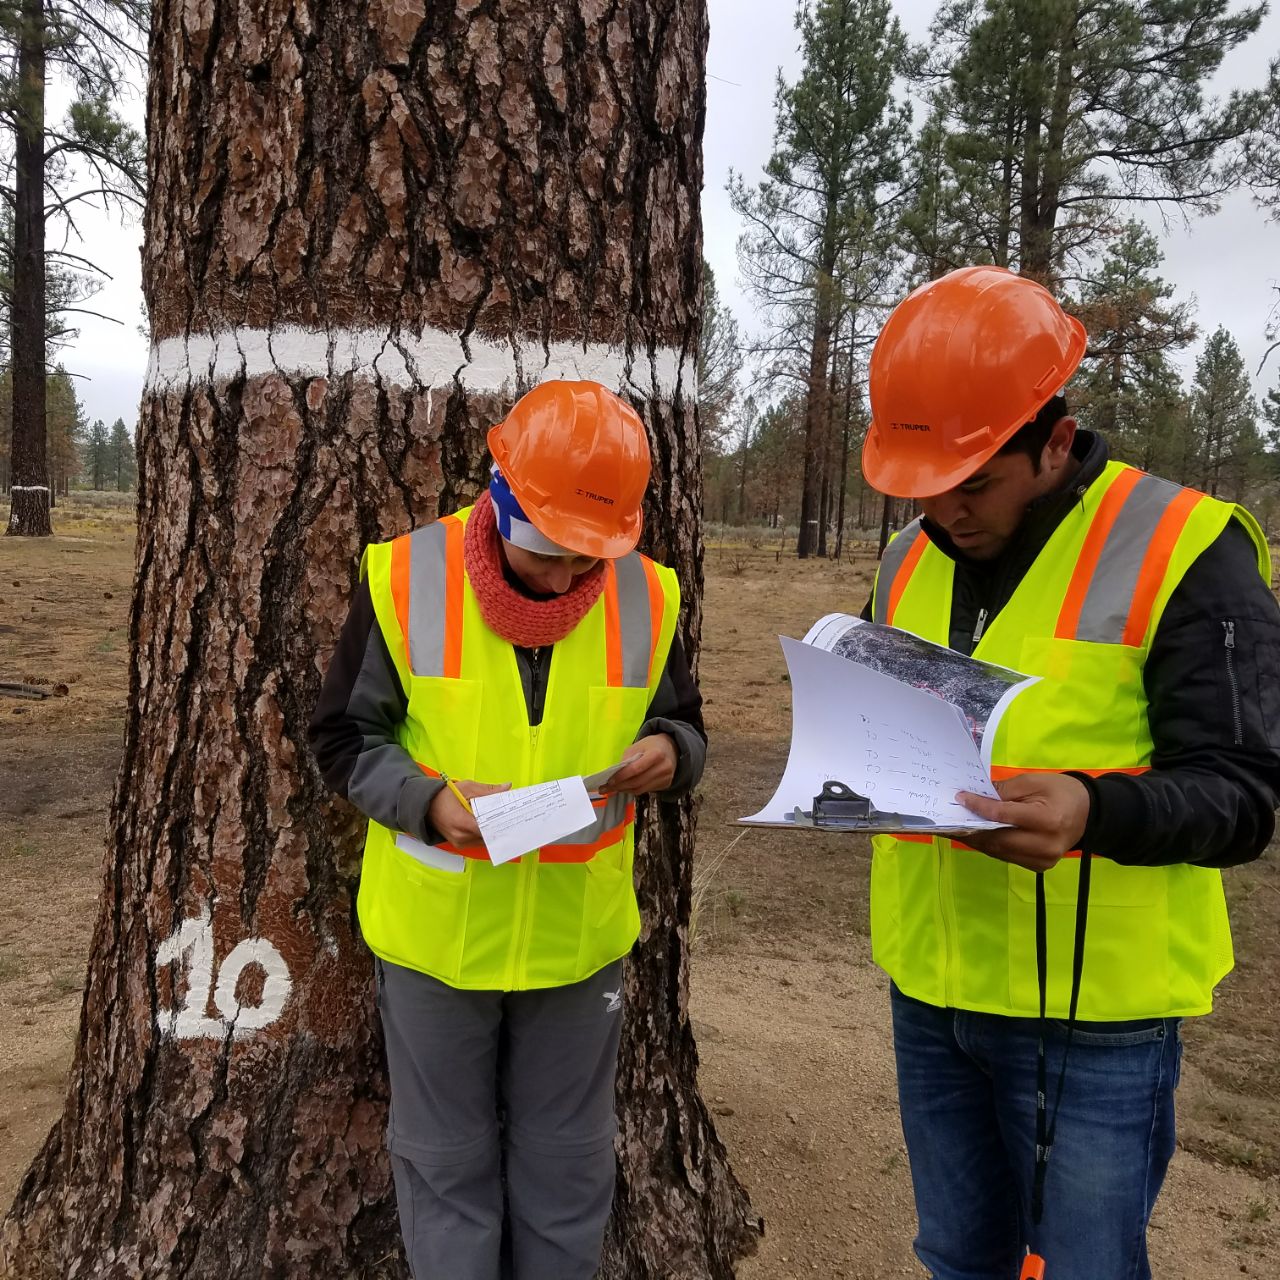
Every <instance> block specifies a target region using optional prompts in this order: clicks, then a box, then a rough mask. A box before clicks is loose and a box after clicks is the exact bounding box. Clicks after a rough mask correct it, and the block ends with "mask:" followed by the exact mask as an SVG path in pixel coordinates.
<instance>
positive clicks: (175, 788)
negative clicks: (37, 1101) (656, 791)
mask: <svg viewBox="0 0 1280 1280" xmlns="http://www.w3.org/2000/svg"><path fill="white" fill-rule="evenodd" d="M706 40H707V23H706V12H705V7H704V5H703V4H701V3H698V2H696V0H695V2H692V3H691V2H690V0H637V2H636V3H632V4H630V5H627V6H625V7H616V6H606V5H602V4H600V3H598V2H597V0H552V2H551V3H547V4H542V5H526V6H519V5H512V6H493V5H476V4H459V5H457V6H452V5H450V6H439V5H433V6H428V5H426V4H425V2H424V0H394V2H388V0H370V3H367V4H365V3H351V4H332V5H324V6H316V7H306V6H298V5H295V4H293V3H292V2H291V0H248V2H247V3H240V4H237V5H235V6H232V5H230V4H226V3H223V4H216V3H209V4H204V5H199V4H191V3H183V2H180V0H162V3H159V4H158V5H157V8H156V15H155V26H154V37H153V40H152V44H151V62H152V67H151V71H152V78H151V87H150V100H149V112H148V120H149V138H148V165H149V203H148V208H147V213H146V246H145V250H144V275H145V288H146V294H147V301H148V307H149V311H150V317H151V323H152V327H153V332H154V335H155V339H156V343H155V348H154V352H153V360H152V372H151V376H150V380H149V383H148V387H147V392H146V396H145V399H144V403H143V409H142V417H141V428H140V431H139V436H138V454H139V516H140V527H139V552H138V565H139V575H138V581H137V585H136V589H135V593H134V600H133V614H132V626H131V666H130V698H129V713H128V721H127V728H126V739H125V749H124V765H123V769H122V772H121V775H120V780H119V783H118V786H117V790H116V796H115V800H114V804H113V807H112V816H111V829H110V837H109V840H110V851H109V857H108V859H107V864H106V867H107V869H106V878H105V884H104V887H103V899H102V903H103V905H102V910H101V914H100V916H99V920H98V924H97V928H96V931H95V935H94V941H93V949H92V956H91V960H90V969H89V978H88V985H87V988H86V992H85V998H84V1005H83V1014H82V1026H81V1033H80V1040H79V1045H78V1048H77V1052H76V1058H75V1064H74V1067H73V1070H72V1076H71V1084H70V1090H69V1093H68V1098H67V1105H66V1111H65V1114H64V1116H63V1118H62V1120H61V1121H60V1123H59V1124H58V1125H57V1126H56V1127H55V1128H54V1130H53V1132H52V1133H51V1134H50V1136H49V1139H48V1141H47V1143H46V1145H45V1147H44V1149H43V1151H42V1152H41V1153H40V1155H39V1157H38V1158H37V1160H36V1162H35V1163H34V1165H33V1166H32V1168H31V1170H30V1171H29V1172H28V1174H27V1176H26V1178H25V1180H24V1181H23V1184H22V1186H21V1188H20V1191H19V1194H18V1198H17V1201H16V1203H15V1205H14V1207H13V1209H12V1210H11V1213H10V1216H9V1218H8V1219H7V1222H6V1225H5V1228H4V1234H3V1242H4V1250H5V1253H4V1257H5V1261H6V1262H7V1264H8V1266H9V1267H10V1268H11V1270H12V1271H13V1272H15V1273H16V1274H17V1275H19V1276H37V1275H39V1276H45V1275H57V1276H59V1277H67V1278H72V1277H81V1276H89V1275H92V1276H95V1277H110V1278H112V1280H114V1278H116V1277H120V1278H123V1277H161V1276H163V1277H184V1278H189V1280H194V1278H197V1277H210V1278H212V1277H217V1280H234V1278H236V1277H246V1278H247V1277H254V1278H255V1280H257V1278H258V1277H264V1276H299V1277H301V1276H306V1277H330V1276H332V1277H338V1276H357V1275H358V1276H363V1277H374V1276H400V1275H402V1274H403V1264H402V1263H401V1262H400V1261H399V1241H398V1233H397V1230H396V1223H395V1213H394V1207H393V1205H392V1200H391V1185H390V1175H389V1167H388V1165H387V1163H386V1160H385V1157H384V1155H383V1152H382V1131H383V1128H384V1124H385V1119H386V1086H385V1080H384V1075H383V1068H382V1061H381V1052H380V1042H379V1033H378V1028H377V1022H376V1019H375V1017H374V1014H373V1010H372V1001H371V999H370V990H369V986H370V982H369V977H370V966H369V962H368V956H367V954H366V953H365V952H364V951H363V949H362V947H361V945H360V943H359V942H358V940H357V939H356V937H355V935H354V891H355V878H356V875H357V873H358V849H359V834H360V830H359V829H360V827H361V825H362V824H361V823H360V822H359V821H358V819H357V816H356V815H355V813H354V811H352V810H350V809H348V808H345V807H344V806H342V805H340V804H338V803H337V802H332V801H330V800H329V799H328V798H326V795H325V788H324V786H323V784H322V782H321V780H320V777H319V774H318V771H317V769H316V767H315V765H314V764H313V763H312V762H311V761H310V759H309V758H308V755H307V753H306V749H305V745H304V744H305V735H306V723H307V719H308V716H309V713H310V710H311V708H312V706H313V704H314V700H315V697H316V695H317V692H318V689H319V683H320V673H321V671H322V669H323V668H324V666H325V664H326V660H327V657H328V654H329V651H330V648H331V646H332V644H333V642H334V639H335V635H336V630H337V627H338V625H339V622H340V619H341V616H342V614H343V613H344V610H345V602H346V600H347V598H348V596H349V594H350V592H351V590H352V587H353V584H354V576H355V567H356V563H357V559H358V556H359V553H360V548H361V546H362V545H363V544H365V543H367V542H369V541H371V540H375V539H380V538H386V537H389V536H391V535H393V534H395V533H398V532H401V531H403V530H406V529H408V528H410V527H412V526H414V525H418V524H421V523H423V522H426V521H430V520H431V519H433V518H435V517H437V516H438V515H440V514H441V513H442V512H445V511H448V510H450V509H452V508H454V507H456V506H457V505H459V504H460V503H461V502H462V501H463V500H466V499H468V498H470V497H471V496H472V495H474V494H475V493H476V492H477V490H478V488H479V487H480V485H481V484H482V483H483V482H484V480H485V478H486V470H485V431H486V427H487V426H488V424H490V423H492V422H495V421H497V420H499V418H500V417H501V415H502V414H503V413H504V411H505V409H506V407H507V406H508V405H509V404H510V402H511V400H512V398H513V397H514V396H515V394H517V393H518V392H519V391H520V390H521V389H522V388H523V387H525V386H526V385H527V384H529V383H531V382H534V381H536V380H538V379H539V378H540V377H543V376H566V375H568V376H572V375H574V374H578V375H580V376H595V377H597V378H600V379H601V380H604V381H608V382H610V383H611V384H612V385H614V386H617V387H619V388H621V389H622V390H623V391H624V392H625V393H627V394H628V395H629V396H630V397H631V399H632V401H633V402H634V403H635V404H636V405H637V406H638V408H639V409H640V410H641V411H642V412H643V414H644V416H645V418H646V421H647V423H648V425H649V427H650V434H651V441H652V445H653V452H654V460H655V477H654V485H653V487H652V489H651V492H650V495H649V500H648V502H647V506H646V537H647V549H648V550H649V551H651V552H652V553H653V554H655V555H656V556H658V557H659V558H661V559H663V560H665V561H666V562H667V563H668V564H670V565H672V566H673V567H674V568H675V569H676V571H677V572H678V574H679V576H680V579H681V581H682V583H683V586H684V590H685V593H686V595H685V599H686V602H687V609H686V612H685V615H684V617H683V619H682V636H683V639H684V642H685V644H686V646H687V647H688V651H689V652H690V653H691V654H694V655H696V653H697V648H698V640H699V633H700V630H701V619H702V612H701V591H700V588H701V538H700V531H699V517H698V512H699V507H700V478H699V476H700V472H699V465H698V446H699V432H698V423H697V418H696V413H695V409H694V388H693V376H692V375H693V371H694V369H695V368H696V361H697V352H698V337H699V333H698V328H699V316H698V297H699V270H700V261H701V232H700V220H699V210H698V201H699V191H700V188H701V183H702V160H701V125H702V119H703V113H704V106H705V86H704V79H703V75H704V72H703V64H704V57H705V50H706ZM692 834H693V812H692V805H691V803H689V802H686V803H683V804H681V805H678V806H663V805H658V804H656V803H655V804H651V805H648V806H647V807H646V808H645V810H644V812H643V813H642V843H641V848H640V852H639V856H638V859H637V875H638V887H639V891H640V898H641V904H642V909H643V912H644V926H643V931H642V934H641V940H640V942H639V943H638V944H637V948H636V950H635V951H634V952H633V954H632V957H631V961H630V965H629V976H628V1001H629V1003H628V1023H627V1034H626V1037H625V1045H624V1049H623V1055H622V1060H621V1064H620V1070H619V1077H618V1079H619V1086H618V1087H619V1097H620V1102H621V1111H622V1123H621V1133H620V1136H619V1162H620V1175H621V1176H620V1178H619V1184H618V1193H617V1200H616V1203H615V1210H614V1217H613V1222H612V1225H611V1228H610V1232H609V1237H608V1243H607V1250H606V1258H605V1263H604V1266H603V1270H602V1275H603V1276H604V1277H607V1278H610V1280H622V1277H627V1278H628V1280H659V1278H662V1280H666V1278H668V1277H672V1276H681V1277H690V1278H691V1280H700V1278H703V1277H705V1278H707V1280H712V1278H715V1280H722V1278H723V1280H727V1278H728V1277H730V1276H731V1275H732V1268H733V1261H734V1259H735V1258H736V1257H737V1256H739V1255H741V1254H742V1253H743V1252H745V1251H748V1250H750V1249H751V1248H752V1247H753V1246H754V1242H755V1239H756V1236H757V1233H758V1223H757V1221H756V1219H755V1218H754V1216H753V1215H752V1214H751V1212H750V1209H749V1206H748V1204H747V1202H746V1197H745V1195H744V1193H743V1191H742V1189H741V1188H740V1187H739V1185H738V1183H737V1182H736V1180H735V1179H734V1178H733V1175H732V1173H731V1172H730V1171H729V1168H728V1165H727V1161H726V1157H725V1153H724V1149H723V1147H722V1145H721V1143H720V1142H719V1140H718V1139H717V1137H716V1134H715V1132H714V1129H713V1127H712V1125H711V1121H710V1118H709V1116H708V1114H707V1112H706V1109H705V1108H704V1106H703V1103H702V1101H701V1099H700V1098H699V1095H698V1092H697V1088H696V1083H695V1070H696V1065H697V1055H696V1050H695V1046H694V1042H693V1036H692V1032H691V1029H690V1023H689V1017H688V1012H687V1007H686V999H687V995H688V953H687V948H686V943H687V927H688V920H689V908H690V902H691V875H690V861H691V852H692Z"/></svg>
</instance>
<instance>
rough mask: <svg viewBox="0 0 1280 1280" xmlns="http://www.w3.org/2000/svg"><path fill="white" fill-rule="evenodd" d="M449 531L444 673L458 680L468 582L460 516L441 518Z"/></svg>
mask: <svg viewBox="0 0 1280 1280" xmlns="http://www.w3.org/2000/svg"><path fill="white" fill-rule="evenodd" d="M440 523H441V524H443V525H444V532H445V553H444V560H445V577H444V657H443V662H442V663H441V673H442V674H443V676H444V678H445V679H446V680H456V679H458V677H459V676H460V675H461V674H462V591H463V585H464V572H465V570H464V559H463V552H462V540H463V534H464V529H463V524H462V521H461V520H459V519H458V517H457V516H445V517H444V518H443V519H442V520H441V521H440Z"/></svg>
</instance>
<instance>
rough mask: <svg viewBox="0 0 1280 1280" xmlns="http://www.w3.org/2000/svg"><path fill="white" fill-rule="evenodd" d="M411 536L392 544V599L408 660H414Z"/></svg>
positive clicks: (398, 539)
mask: <svg viewBox="0 0 1280 1280" xmlns="http://www.w3.org/2000/svg"><path fill="white" fill-rule="evenodd" d="M410 555H411V550H410V546H409V538H408V535H407V534H406V535H405V536H404V537H401V538H397V539H396V540H395V541H394V542H393V543H392V544H391V599H392V600H393V601H394V603H395V606H396V621H397V622H399V624H400V641H401V643H402V644H403V645H404V653H405V658H406V660H408V661H410V662H412V657H411V655H410V653H409V561H410Z"/></svg>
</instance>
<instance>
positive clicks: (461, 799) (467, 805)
mask: <svg viewBox="0 0 1280 1280" xmlns="http://www.w3.org/2000/svg"><path fill="white" fill-rule="evenodd" d="M440 781H441V782H443V783H444V785H445V786H446V787H448V788H449V790H450V791H452V792H453V794H454V798H455V799H456V800H457V801H458V803H459V804H460V805H461V806H462V807H463V808H464V809H465V810H466V811H467V812H468V813H469V814H471V816H472V817H473V818H474V817H475V816H476V815H475V810H474V809H472V807H471V801H470V800H468V799H467V797H466V796H464V795H463V794H462V792H461V791H459V790H458V784H457V783H456V782H454V780H453V779H452V778H451V777H449V775H448V774H447V773H442V774H441V775H440Z"/></svg>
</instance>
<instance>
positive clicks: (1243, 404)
mask: <svg viewBox="0 0 1280 1280" xmlns="http://www.w3.org/2000/svg"><path fill="white" fill-rule="evenodd" d="M1191 423H1192V427H1193V429H1194V432H1195V443H1196V451H1197V461H1198V464H1199V468H1198V469H1199V479H1198V487H1199V488H1201V489H1203V490H1205V492H1206V493H1209V494H1212V495H1213V496H1214V497H1215V498H1216V497H1219V496H1221V497H1223V498H1226V499H1229V500H1230V501H1233V502H1239V501H1241V500H1242V499H1243V498H1244V494H1245V488H1246V486H1247V484H1248V482H1249V481H1250V479H1252V478H1253V477H1255V476H1256V475H1257V474H1258V469H1259V466H1260V462H1261V454H1262V441H1261V438H1260V436H1259V434H1258V406H1257V402H1256V401H1255V400H1254V398H1253V391H1252V389H1251V388H1250V385H1249V375H1248V373H1247V372H1246V370H1245V366H1244V358H1243V357H1242V356H1241V354H1240V348H1239V347H1238V346H1237V345H1236V342H1235V339H1234V338H1233V337H1232V336H1231V335H1230V334H1229V333H1228V332H1227V330H1226V329H1225V328H1223V327H1222V326H1221V325H1219V326H1218V328H1217V329H1215V330H1214V332H1213V333H1212V334H1211V335H1210V337H1209V340H1208V341H1207V342H1206V343H1205V346H1204V351H1203V352H1202V353H1201V355H1200V359H1199V360H1198V361H1197V362H1196V376H1195V383H1194V387H1193V390H1192V397H1191Z"/></svg>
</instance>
